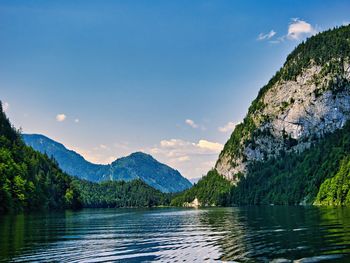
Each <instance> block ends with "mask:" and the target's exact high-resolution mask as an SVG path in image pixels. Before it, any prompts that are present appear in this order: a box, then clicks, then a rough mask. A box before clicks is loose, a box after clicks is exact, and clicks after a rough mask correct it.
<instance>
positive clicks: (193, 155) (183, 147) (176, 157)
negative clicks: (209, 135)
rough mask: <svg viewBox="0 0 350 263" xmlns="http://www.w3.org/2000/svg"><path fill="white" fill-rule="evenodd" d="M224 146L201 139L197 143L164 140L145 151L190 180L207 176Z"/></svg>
mask: <svg viewBox="0 0 350 263" xmlns="http://www.w3.org/2000/svg"><path fill="white" fill-rule="evenodd" d="M223 147H224V146H223V145H222V144H220V143H218V142H213V141H209V140H206V139H200V140H198V141H195V142H191V141H187V140H182V139H168V140H162V141H160V142H159V143H158V144H157V145H155V146H154V147H152V148H149V149H145V150H146V152H149V153H150V154H152V155H154V156H155V157H156V158H157V159H158V160H160V161H162V162H164V163H166V164H168V165H170V166H171V167H174V168H176V169H178V170H179V171H180V172H181V173H183V175H185V176H186V177H188V178H191V177H200V176H202V175H203V174H206V173H207V172H208V171H209V170H210V169H211V168H212V167H213V166H214V165H215V161H216V159H217V156H218V154H219V153H220V151H221V150H222V148H223Z"/></svg>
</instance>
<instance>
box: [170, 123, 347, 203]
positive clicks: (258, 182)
mask: <svg viewBox="0 0 350 263" xmlns="http://www.w3.org/2000/svg"><path fill="white" fill-rule="evenodd" d="M248 170H249V171H248V173H247V176H246V177H244V176H242V175H241V176H240V181H239V183H238V184H237V186H233V185H231V184H230V183H229V182H228V181H227V180H226V179H224V178H223V177H222V176H220V175H219V174H217V172H216V171H215V170H212V171H210V172H209V173H208V175H207V176H205V177H203V179H202V180H200V181H199V182H198V184H196V185H195V186H193V187H192V188H191V189H189V190H187V191H185V192H183V193H181V194H179V195H178V196H176V197H175V198H174V199H173V200H172V204H173V205H177V206H182V205H183V204H184V203H185V202H191V201H193V199H194V198H195V197H197V198H198V199H199V201H200V202H201V203H202V204H203V205H213V204H214V205H219V206H225V205H226V206H227V205H260V204H280V205H294V204H300V203H303V204H312V203H314V202H315V204H319V205H350V191H349V190H350V177H349V176H350V123H347V124H346V125H345V126H344V128H342V129H339V130H337V131H336V132H334V133H332V134H328V135H326V136H325V137H324V138H323V139H320V140H319V141H318V142H317V143H315V144H314V145H312V146H311V147H310V148H309V149H307V150H305V151H303V152H302V153H295V152H293V153H288V154H286V153H283V152H282V153H281V155H280V156H279V157H278V158H275V159H271V160H268V161H265V162H256V163H253V164H251V165H250V166H249V168H248Z"/></svg>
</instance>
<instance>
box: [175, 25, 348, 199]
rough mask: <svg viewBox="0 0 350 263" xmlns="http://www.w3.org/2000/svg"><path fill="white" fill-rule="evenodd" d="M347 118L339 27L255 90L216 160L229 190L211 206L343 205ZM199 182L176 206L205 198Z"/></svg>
mask: <svg viewBox="0 0 350 263" xmlns="http://www.w3.org/2000/svg"><path fill="white" fill-rule="evenodd" d="M349 119H350V26H342V27H339V28H335V29H332V30H328V31H325V32H322V33H319V34H317V35H315V36H313V37H311V38H309V39H308V40H306V41H305V42H303V43H301V44H300V45H298V46H297V47H296V48H295V49H294V51H293V52H292V53H291V54H290V55H289V56H288V57H287V60H286V62H285V63H284V65H283V67H282V68H281V69H280V70H279V71H278V72H277V73H276V74H275V76H273V77H272V78H271V80H270V81H269V82H268V84H267V85H265V86H264V87H263V88H262V89H261V90H260V91H259V93H258V96H257V98H256V99H255V100H254V101H253V102H252V104H251V106H250V107H249V109H248V113H247V115H246V116H245V118H244V120H243V122H242V123H240V124H239V125H237V126H236V127H235V130H234V131H233V133H232V135H231V137H230V138H229V140H228V141H227V143H226V144H225V146H224V149H223V150H222V152H221V153H220V155H219V158H218V160H217V163H216V165H215V169H216V173H217V174H219V175H221V176H223V178H225V179H226V180H227V182H228V183H230V184H231V189H230V190H227V188H226V185H227V184H223V185H224V187H221V188H220V189H221V190H223V191H224V192H225V195H226V196H225V198H222V197H220V200H218V199H216V201H215V202H214V203H215V204H219V205H220V204H221V205H227V204H229V205H232V204H271V203H273V204H317V205H328V204H330V205H334V204H337V205H344V204H346V205H350V191H349V186H348V185H349V179H348V176H347V174H346V171H348V170H347V169H348V167H349V166H350V165H349V161H348V160H349V157H350V149H349V147H350V138H349V134H350V124H349ZM212 178H216V179H215V180H218V179H217V178H218V177H213V176H212ZM202 180H205V178H203V179H202ZM212 180H213V179H212ZM200 182H201V181H199V182H198V184H197V185H196V186H195V191H194V190H189V191H187V193H186V194H184V195H183V196H186V195H187V197H186V198H185V199H186V200H185V199H183V200H184V201H186V202H188V201H191V200H190V199H192V198H194V197H195V194H197V195H198V193H203V192H208V190H207V189H200ZM336 189H342V191H338V190H336ZM190 193H192V195H191V194H190ZM209 195H211V194H210V193H208V194H207V195H206V196H205V197H202V199H203V198H204V199H205V200H211V198H210V196H209ZM183 196H182V197H183ZM180 199H181V198H180ZM181 200H182V199H181ZM192 200H193V199H192ZM205 200H199V201H201V202H202V203H203V202H204V201H205ZM211 201H212V200H211ZM212 202H213V201H212Z"/></svg>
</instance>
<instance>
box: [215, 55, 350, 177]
mask: <svg viewBox="0 0 350 263" xmlns="http://www.w3.org/2000/svg"><path fill="white" fill-rule="evenodd" d="M344 80H345V81H344ZM347 81H350V65H349V63H348V62H344V74H342V75H341V76H334V75H331V74H324V70H323V68H322V67H321V66H317V65H313V66H311V67H309V68H308V69H306V70H304V71H303V72H302V74H300V75H299V76H298V77H297V78H296V80H294V81H283V80H280V81H278V82H276V83H275V84H274V85H273V86H272V88H270V89H269V90H268V91H267V92H266V93H265V94H264V95H263V96H262V98H261V99H260V101H261V102H263V105H264V106H263V107H262V108H261V109H260V110H259V111H258V112H255V113H254V114H253V115H252V116H251V117H252V119H253V121H254V123H255V125H256V127H257V128H256V130H255V131H254V135H253V140H251V141H248V142H247V140H246V138H242V139H241V141H240V145H241V147H242V151H241V154H240V155H238V156H233V155H231V154H229V153H225V152H223V153H222V154H221V156H220V158H219V160H218V162H217V164H216V169H217V171H218V172H219V173H220V174H222V175H223V176H225V177H226V178H228V179H229V180H231V181H232V182H233V183H237V182H238V177H237V176H236V174H237V173H243V174H245V173H246V171H247V165H248V164H249V163H250V162H252V161H263V160H267V159H269V158H271V157H276V156H278V155H279V153H280V151H286V152H289V151H296V152H301V151H303V150H304V149H306V148H308V147H310V145H311V143H312V142H313V141H315V140H317V139H318V138H320V137H322V136H324V135H325V134H327V133H331V132H334V131H335V130H336V129H339V128H342V127H343V126H344V124H345V123H346V121H347V120H349V118H350V87H349V85H348V84H346V83H349V82H347Z"/></svg>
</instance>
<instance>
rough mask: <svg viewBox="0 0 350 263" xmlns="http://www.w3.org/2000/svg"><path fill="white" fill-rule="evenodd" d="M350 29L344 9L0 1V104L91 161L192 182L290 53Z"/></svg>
mask: <svg viewBox="0 0 350 263" xmlns="http://www.w3.org/2000/svg"><path fill="white" fill-rule="evenodd" d="M349 21H350V2H349V1H287V0H283V1H214V0H213V1H188V0H184V1H152V0H147V1H86V0H85V1H55V2H54V1H30V0H27V1H13V0H11V1H1V2H0V58H1V59H0V99H1V100H2V101H3V104H4V105H5V106H6V112H7V114H8V115H9V117H10V119H11V121H12V122H13V124H14V125H15V126H16V127H22V129H23V131H24V132H27V133H42V134H45V135H47V136H49V137H51V138H53V139H55V140H58V141H60V142H62V143H64V144H65V145H66V146H68V147H69V148H71V149H74V150H76V151H78V152H79V153H81V154H83V155H84V156H85V157H86V158H87V159H88V160H90V161H93V162H98V163H108V162H110V161H112V160H114V159H116V158H118V157H121V156H125V155H127V154H129V153H131V152H134V151H137V150H142V151H145V152H147V153H150V154H152V155H153V156H155V157H156V158H157V159H158V160H160V161H162V162H165V163H167V164H169V165H171V166H173V167H175V168H177V169H178V170H179V171H180V172H182V173H183V174H184V175H185V176H186V177H188V178H191V177H198V176H200V175H201V174H204V173H206V171H207V170H208V169H210V167H212V166H213V165H214V163H215V161H216V159H217V156H218V153H219V152H220V149H221V147H222V145H223V144H224V143H225V142H226V140H227V139H228V137H229V136H230V133H231V131H232V128H233V127H234V124H235V123H237V122H239V121H241V120H242V119H243V117H244V115H245V113H246V112H247V108H248V106H249V104H250V102H251V101H252V100H253V99H254V98H255V96H256V95H257V92H258V90H259V89H260V88H261V87H262V86H263V85H264V84H266V83H267V82H268V80H269V79H270V77H271V76H272V75H273V74H274V73H275V72H276V71H277V70H278V69H279V68H280V67H281V66H282V64H283V62H284V60H285V58H286V56H287V55H288V53H289V52H290V51H292V50H293V48H294V47H295V46H296V45H297V44H298V43H300V42H301V41H302V40H303V39H305V38H306V37H308V36H310V35H312V34H315V33H316V32H319V31H323V30H325V29H328V28H332V27H334V26H337V25H342V24H344V23H348V22H349Z"/></svg>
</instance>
